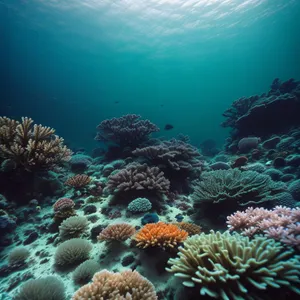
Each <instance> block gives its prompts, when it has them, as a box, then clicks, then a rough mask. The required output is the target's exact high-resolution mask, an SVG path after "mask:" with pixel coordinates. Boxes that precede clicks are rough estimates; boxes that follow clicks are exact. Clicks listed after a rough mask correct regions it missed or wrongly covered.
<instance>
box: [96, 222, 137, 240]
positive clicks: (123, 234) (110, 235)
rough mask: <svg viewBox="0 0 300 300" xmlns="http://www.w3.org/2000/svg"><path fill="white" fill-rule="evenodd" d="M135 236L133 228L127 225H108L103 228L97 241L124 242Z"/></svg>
mask: <svg viewBox="0 0 300 300" xmlns="http://www.w3.org/2000/svg"><path fill="white" fill-rule="evenodd" d="M133 234H135V228H134V227H133V226H132V225H130V224H127V223H119V224H112V225H108V226H107V227H106V228H104V229H103V230H102V231H101V232H100V234H99V235H98V237H97V239H98V240H99V241H125V240H127V239H128V238H130V237H131V236H132V235H133Z"/></svg>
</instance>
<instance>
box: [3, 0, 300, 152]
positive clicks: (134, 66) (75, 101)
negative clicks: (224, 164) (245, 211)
mask: <svg viewBox="0 0 300 300" xmlns="http://www.w3.org/2000/svg"><path fill="white" fill-rule="evenodd" d="M299 16H300V1H297V0H294V1H292V0H289V1H288V0H274V1H267V0H247V1H246V0H243V1H241V0H239V1H238V0H232V1H230V0H197V1H194V0H190V1H183V0H174V1H172V0H161V1H159V0H140V1H130V0H127V1H125V0H123V1H122V0H118V1H111V0H110V1H109V0H107V1H100V0H85V1H77V0H76V1H75V0H48V1H46V0H45V1H42V0H23V1H21V0H2V1H1V2H0V19H1V21H0V22H1V40H2V41H1V44H2V46H1V50H0V51H1V65H2V66H1V95H0V99H1V109H0V112H1V115H7V116H13V117H19V116H24V115H27V116H30V117H32V118H33V119H34V120H35V121H36V122H37V123H42V124H44V125H48V126H52V127H54V128H56V129H57V132H58V133H59V135H61V136H63V137H64V138H65V139H66V140H67V141H69V142H70V143H71V145H73V146H83V147H85V148H88V149H91V148H93V147H94V146H95V145H96V142H94V141H93V137H94V135H95V132H96V130H95V127H96V125H97V124H99V123H100V122H101V121H102V120H103V119H105V118H111V117H114V116H121V115H123V114H125V113H137V114H141V115H142V116H143V118H149V119H150V120H151V121H152V122H153V123H155V124H157V125H158V126H160V127H161V128H163V127H164V125H165V124H166V123H171V124H172V125H173V126H174V129H173V130H172V131H169V132H165V133H164V135H165V136H166V137H171V136H174V135H176V134H177V133H184V134H188V135H189V136H190V137H191V141H192V143H194V144H196V145H199V143H200V142H201V141H202V140H204V139H206V138H214V139H216V140H217V141H218V142H219V144H221V143H222V142H223V141H224V139H225V138H226V136H227V132H226V131H225V130H224V129H222V128H221V127H220V126H219V124H220V123H221V122H222V120H223V118H222V112H223V111H224V110H225V109H226V108H227V107H228V106H229V105H230V104H231V102H232V101H233V100H235V99H236V98H239V97H241V96H243V95H245V96H249V95H252V94H259V93H262V92H264V91H266V90H268V86H269V85H270V84H271V82H272V80H273V79H274V78H275V77H280V78H281V79H282V80H286V79H288V78H290V77H294V78H296V79H299V78H300V55H299V53H300V38H299V28H300V18H299ZM3 46H4V47H3ZM116 102H118V103H116Z"/></svg>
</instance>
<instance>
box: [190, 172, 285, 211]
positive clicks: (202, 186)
mask: <svg viewBox="0 0 300 300" xmlns="http://www.w3.org/2000/svg"><path fill="white" fill-rule="evenodd" d="M285 189H286V187H285V185H284V184H283V183H279V182H274V181H273V180H272V179H271V177H270V176H268V175H264V174H260V173H258V172H255V171H243V172H242V171H240V170H238V169H230V170H216V171H210V172H203V173H202V174H201V180H199V181H197V184H196V185H195V186H194V193H193V195H192V198H193V200H194V202H195V203H199V204H203V203H207V202H210V203H220V202H223V201H227V200H229V201H231V203H232V202H235V203H236V204H238V205H241V206H244V205H249V204H251V203H255V204H257V203H261V202H265V201H269V200H272V196H273V195H275V194H277V193H279V192H282V191H284V190H285Z"/></svg>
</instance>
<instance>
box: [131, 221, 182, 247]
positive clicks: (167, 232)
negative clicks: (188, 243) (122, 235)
mask: <svg viewBox="0 0 300 300" xmlns="http://www.w3.org/2000/svg"><path fill="white" fill-rule="evenodd" d="M187 236H188V233H187V232H186V231H185V230H182V229H180V228H179V227H178V226H176V225H173V224H166V223H163V222H158V223H151V224H146V225H145V226H144V227H142V228H141V229H140V230H139V231H138V232H137V233H136V235H135V236H134V237H133V240H134V241H135V242H136V246H137V247H139V248H143V249H145V248H148V247H160V248H163V249H166V248H174V247H176V246H178V244H180V243H181V242H183V241H184V240H185V239H186V238H187Z"/></svg>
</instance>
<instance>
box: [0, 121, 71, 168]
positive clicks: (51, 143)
mask: <svg viewBox="0 0 300 300" xmlns="http://www.w3.org/2000/svg"><path fill="white" fill-rule="evenodd" d="M63 142H64V140H63V138H61V137H58V136H57V135H55V130H54V129H52V128H50V127H45V126H42V125H37V124H33V120H32V119H31V118H27V117H22V122H21V123H20V122H19V121H16V120H13V119H10V118H7V117H0V157H1V158H3V159H12V160H13V161H14V162H15V163H16V166H17V167H22V168H24V169H25V170H27V171H37V170H42V169H49V168H51V167H53V166H56V165H58V164H60V163H62V162H65V161H68V160H69V159H70V157H71V154H72V152H71V150H69V149H68V148H67V147H66V146H65V145H64V144H63Z"/></svg>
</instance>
